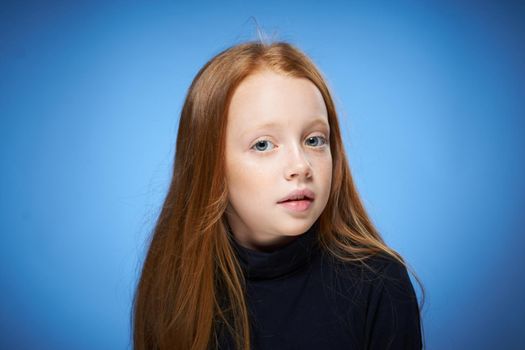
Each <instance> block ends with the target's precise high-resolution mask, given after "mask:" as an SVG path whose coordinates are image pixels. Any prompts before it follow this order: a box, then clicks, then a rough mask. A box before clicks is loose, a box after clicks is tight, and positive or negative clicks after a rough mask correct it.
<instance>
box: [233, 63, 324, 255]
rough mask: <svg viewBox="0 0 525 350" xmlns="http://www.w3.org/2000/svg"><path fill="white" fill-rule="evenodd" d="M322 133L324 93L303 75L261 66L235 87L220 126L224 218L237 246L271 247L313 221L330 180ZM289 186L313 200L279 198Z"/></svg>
mask: <svg viewBox="0 0 525 350" xmlns="http://www.w3.org/2000/svg"><path fill="white" fill-rule="evenodd" d="M329 137H330V126H329V123H328V116H327V111H326V106H325V104H324V100H323V97H322V95H321V93H320V92H319V90H318V89H317V87H316V86H315V85H314V84H313V83H312V82H310V81H309V80H307V79H302V78H292V77H286V76H284V75H280V74H278V73H274V72H272V71H263V72H258V73H255V74H253V75H250V76H248V77H247V78H246V79H245V80H244V81H243V82H242V83H241V84H240V85H239V86H238V87H237V89H236V91H235V93H234V95H233V97H232V100H231V103H230V107H229V111H228V126H227V130H226V181H227V185H228V199H229V204H228V208H227V210H226V217H227V220H228V223H229V225H230V227H231V229H232V231H233V234H234V236H235V238H236V240H237V241H238V242H239V243H240V244H241V245H243V246H245V247H248V248H251V249H255V250H271V249H274V248H277V247H279V246H280V245H283V244H286V243H287V242H289V241H290V240H293V239H294V236H297V235H300V234H302V233H304V232H306V231H307V230H308V229H309V228H310V227H311V226H312V225H313V224H314V223H315V221H316V220H317V218H318V217H319V216H320V215H321V213H322V211H323V209H324V208H325V206H326V203H327V202H328V197H329V194H330V187H331V183H332V155H331V153H330V144H329V142H330V141H329ZM296 190H308V191H310V192H308V193H307V195H308V196H310V197H311V196H313V197H314V198H313V200H302V201H293V202H288V203H284V204H283V203H281V201H282V200H283V199H285V198H286V197H287V196H288V195H289V194H290V193H292V192H293V191H296Z"/></svg>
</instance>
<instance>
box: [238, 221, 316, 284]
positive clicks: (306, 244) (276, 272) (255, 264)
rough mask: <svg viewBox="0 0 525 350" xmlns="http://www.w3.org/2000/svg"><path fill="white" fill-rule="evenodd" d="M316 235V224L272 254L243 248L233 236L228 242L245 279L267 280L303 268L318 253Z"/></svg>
mask: <svg viewBox="0 0 525 350" xmlns="http://www.w3.org/2000/svg"><path fill="white" fill-rule="evenodd" d="M231 234H232V233H231V232H230V235H231ZM317 234H318V225H317V222H316V223H315V224H314V225H312V227H310V229H308V231H306V232H305V233H303V234H301V235H300V236H298V237H297V238H296V239H295V240H293V241H292V242H290V243H288V244H287V245H285V246H283V247H280V248H279V249H277V250H275V251H273V252H260V251H256V250H252V249H249V248H246V247H243V246H241V245H240V244H239V243H237V241H236V240H235V239H234V238H233V236H232V237H231V238H232V239H231V240H230V241H231V242H232V246H233V247H234V250H235V251H236V253H237V256H238V258H239V263H240V265H241V267H242V269H243V272H244V275H245V277H246V278H247V279H250V280H267V279H275V278H278V277H281V276H284V275H288V274H291V273H293V272H295V271H297V270H299V269H301V268H302V267H303V266H305V265H306V264H307V263H308V261H309V260H310V259H311V257H312V256H313V254H315V253H316V252H317V251H318V247H319V246H318V243H317Z"/></svg>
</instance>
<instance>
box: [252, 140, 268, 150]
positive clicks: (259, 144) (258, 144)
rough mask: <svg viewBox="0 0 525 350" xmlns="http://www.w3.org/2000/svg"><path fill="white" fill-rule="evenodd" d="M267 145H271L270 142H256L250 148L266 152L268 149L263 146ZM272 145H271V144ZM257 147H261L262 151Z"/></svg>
mask: <svg viewBox="0 0 525 350" xmlns="http://www.w3.org/2000/svg"><path fill="white" fill-rule="evenodd" d="M268 143H270V144H272V143H271V142H270V141H268V140H260V141H257V142H256V143H255V144H254V145H253V146H252V148H255V149H257V150H258V151H267V150H268V149H267V148H266V147H264V146H265V145H267V144H268ZM272 145H273V144H272ZM258 146H261V147H262V148H263V149H261V148H259V147H258Z"/></svg>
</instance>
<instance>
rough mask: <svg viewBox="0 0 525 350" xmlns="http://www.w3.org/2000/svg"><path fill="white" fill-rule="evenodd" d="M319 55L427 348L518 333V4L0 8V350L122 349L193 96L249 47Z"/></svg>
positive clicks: (523, 323) (496, 343)
mask: <svg viewBox="0 0 525 350" xmlns="http://www.w3.org/2000/svg"><path fill="white" fill-rule="evenodd" d="M251 16H253V17H254V18H255V19H256V20H257V22H258V23H259V25H260V27H261V28H262V30H264V32H265V33H266V34H267V35H268V36H269V37H270V38H273V39H281V40H288V41H290V42H292V43H294V44H296V45H297V46H299V47H300V48H301V49H303V50H304V51H305V52H306V53H307V54H308V55H310V57H311V58H312V59H313V60H314V61H315V62H316V63H317V65H318V66H319V68H320V69H321V71H322V72H323V73H324V75H325V76H326V78H327V80H328V83H329V84H330V87H331V88H332V90H333V93H334V98H335V100H336V103H337V106H338V110H339V113H340V120H341V123H342V126H343V129H344V137H345V144H346V148H347V152H348V155H349V159H350V165H351V168H352V170H353V174H354V176H355V179H356V181H357V184H358V187H359V190H360V193H361V194H362V197H363V199H364V201H365V203H366V206H367V208H368V210H369V211H370V214H371V216H372V217H373V219H374V221H375V222H376V224H377V226H378V227H379V229H380V230H381V231H382V232H383V235H384V237H385V239H386V240H387V242H388V243H389V244H390V245H391V246H392V247H394V248H395V249H397V250H398V251H399V252H400V253H401V254H402V255H403V256H404V257H405V258H406V259H407V261H408V262H409V263H410V265H411V266H412V267H413V268H414V269H415V271H416V272H417V274H418V275H419V277H420V278H421V279H422V280H423V283H424V285H425V288H426V291H427V301H426V304H425V308H424V309H423V320H424V328H425V336H426V343H427V346H428V348H429V349H493V348H500V349H518V348H520V345H521V347H522V346H523V338H522V335H523V331H525V298H524V295H525V280H524V274H523V272H522V269H523V267H524V266H525V261H524V260H525V254H524V253H523V244H524V241H525V239H524V237H523V234H524V233H525V232H524V224H525V219H524V217H525V215H524V209H525V196H524V195H525V185H524V179H525V176H524V175H525V167H524V165H525V164H524V163H525V162H524V157H523V151H522V150H524V149H525V148H524V146H525V145H524V144H525V138H524V136H525V133H524V131H525V102H524V101H525V40H524V38H525V35H524V34H525V6H524V3H523V2H522V3H521V4H519V3H514V2H508V1H507V2H505V1H494V2H478V1H476V2H474V1H472V2H457V1H450V2H444V1H434V2H423V1H413V2H397V3H395V4H394V3H392V2H368V1H351V2H346V1H345V2H343V1H341V2H337V1H332V2H321V1H297V2H292V1H290V2H277V1H275V2H273V1H265V2H251V1H227V2H226V1H221V2H211V1H210V2H206V1H201V2H195V4H193V5H189V3H176V2H149V3H146V2H124V1H122V2H111V3H102V2H101V3H95V2H89V3H84V4H79V3H74V2H65V1H64V2H54V3H50V2H49V3H47V4H46V3H44V2H34V3H31V2H26V3H24V4H22V3H20V4H18V3H16V2H12V3H5V2H2V3H1V6H0V116H1V129H0V130H1V138H0V152H1V166H2V171H1V175H0V179H1V184H2V187H1V192H0V199H1V201H0V205H1V208H0V209H1V210H0V232H1V236H0V348H4V349H8V348H17V349H34V348H38V349H125V348H130V346H131V345H130V344H131V342H130V321H129V315H130V305H131V300H132V296H133V291H134V286H135V283H136V280H137V278H138V274H139V269H140V263H141V261H142V258H143V256H144V252H145V248H146V245H145V242H146V240H147V238H148V235H149V233H150V231H151V229H152V227H153V225H154V222H155V219H156V215H157V214H158V212H159V208H160V206H161V204H162V200H163V198H164V195H165V193H166V190H167V186H168V181H169V180H170V175H171V166H172V161H173V155H174V147H175V138H176V131H177V125H178V116H179V113H180V109H181V106H182V103H183V100H184V97H185V93H186V91H187V88H188V87H189V85H190V83H191V80H192V79H193V77H194V76H195V74H196V73H197V71H198V69H199V68H200V67H201V66H202V65H203V64H204V63H205V62H206V61H207V60H208V59H210V58H211V57H212V56H213V55H215V54H217V53H218V52H219V51H221V50H223V49H225V48H226V47H228V46H230V45H233V44H235V43H238V42H240V41H244V40H248V39H255V38H256V37H257V35H256V30H255V25H254V20H253V19H252V18H251Z"/></svg>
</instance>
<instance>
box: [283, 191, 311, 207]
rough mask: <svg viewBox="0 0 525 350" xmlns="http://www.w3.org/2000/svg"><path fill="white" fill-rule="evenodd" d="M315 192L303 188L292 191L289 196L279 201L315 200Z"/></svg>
mask: <svg viewBox="0 0 525 350" xmlns="http://www.w3.org/2000/svg"><path fill="white" fill-rule="evenodd" d="M314 198H315V194H314V192H313V191H311V190H309V189H307V188H302V189H297V190H294V191H292V192H290V193H289V194H288V195H287V196H285V197H283V198H281V199H280V200H279V202H278V203H285V202H292V201H313V200H314Z"/></svg>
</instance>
